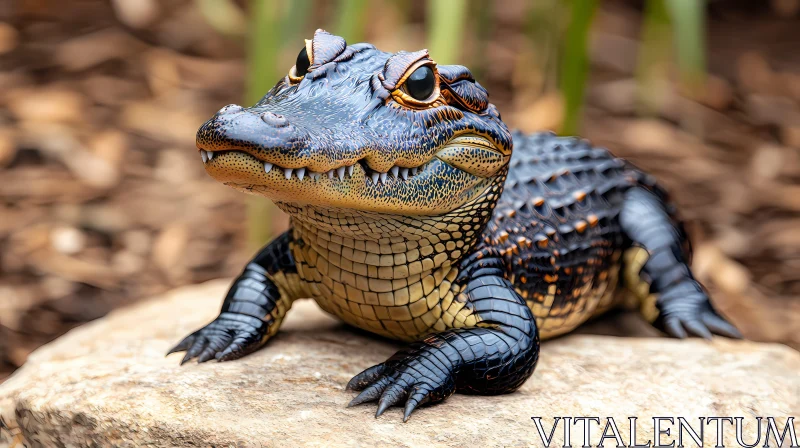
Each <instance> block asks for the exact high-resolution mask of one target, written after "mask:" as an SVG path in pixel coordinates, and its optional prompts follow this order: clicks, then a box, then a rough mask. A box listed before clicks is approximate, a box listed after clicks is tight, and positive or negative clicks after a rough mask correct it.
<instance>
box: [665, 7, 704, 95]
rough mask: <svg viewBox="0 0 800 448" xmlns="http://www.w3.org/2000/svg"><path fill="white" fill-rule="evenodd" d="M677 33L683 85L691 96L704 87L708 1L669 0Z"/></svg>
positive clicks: (677, 48) (676, 40)
mask: <svg viewBox="0 0 800 448" xmlns="http://www.w3.org/2000/svg"><path fill="white" fill-rule="evenodd" d="M667 6H668V7H669V12H670V14H671V16H672V23H673V27H674V30H675V33H674V37H675V48H676V50H677V53H678V55H677V56H678V70H679V71H680V74H681V83H682V84H683V86H684V87H685V88H687V89H689V91H690V92H691V93H694V94H696V93H698V92H699V90H700V89H702V88H703V85H704V83H705V74H706V50H705V49H706V38H705V20H706V16H705V14H706V0H668V1H667Z"/></svg>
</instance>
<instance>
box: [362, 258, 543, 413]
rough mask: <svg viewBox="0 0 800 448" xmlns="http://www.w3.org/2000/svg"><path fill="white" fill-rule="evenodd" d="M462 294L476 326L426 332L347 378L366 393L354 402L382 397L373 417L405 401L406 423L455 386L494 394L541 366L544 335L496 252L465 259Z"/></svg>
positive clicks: (515, 385) (512, 386)
mask: <svg viewBox="0 0 800 448" xmlns="http://www.w3.org/2000/svg"><path fill="white" fill-rule="evenodd" d="M456 282H457V283H461V284H462V285H464V287H463V290H462V292H461V293H460V295H459V297H458V298H457V300H462V301H465V308H467V309H470V310H471V311H472V313H473V314H474V315H475V317H476V318H477V322H478V323H477V325H476V326H474V327H470V328H453V329H450V330H447V331H444V332H442V333H437V334H433V335H430V336H428V337H427V338H425V339H424V340H422V341H418V342H414V343H412V344H411V345H410V346H409V347H408V348H406V349H404V350H401V351H399V352H397V353H396V354H395V355H394V356H392V357H391V358H389V359H388V360H387V361H386V362H384V363H381V364H378V365H376V366H373V367H370V368H369V369H367V370H364V371H363V372H361V373H359V374H358V375H356V376H355V377H353V379H351V380H350V382H349V383H348V384H347V389H348V390H357V391H361V393H360V394H359V395H358V396H356V397H355V398H354V399H353V400H352V401H351V402H350V404H349V405H348V406H355V405H358V404H361V403H366V402H370V401H375V400H378V410H377V412H376V414H375V417H378V416H380V415H381V414H382V413H383V412H384V411H386V409H388V408H389V407H390V406H393V405H395V404H400V403H401V402H402V401H403V400H405V411H404V415H403V421H407V420H408V418H409V416H410V415H411V413H412V412H413V411H414V409H415V408H416V407H417V406H419V405H422V404H431V403H436V402H439V401H442V400H444V399H446V398H447V397H449V396H450V395H452V394H453V393H454V392H456V391H458V392H462V393H474V394H482V395H496V394H503V393H508V392H513V391H514V390H516V389H517V388H519V387H520V386H521V385H522V384H523V383H524V382H525V380H527V379H528V377H530V376H531V374H532V373H533V370H534V369H535V368H536V362H537V361H538V359H539V333H538V330H537V328H536V321H535V320H534V318H533V314H532V313H531V311H530V309H529V308H528V307H527V305H526V304H525V301H524V300H523V299H522V298H521V297H520V296H519V295H518V294H517V293H516V291H514V289H513V287H512V286H511V284H510V283H509V281H508V280H506V278H505V277H504V276H503V266H502V262H501V261H500V258H499V257H498V256H497V254H494V253H493V252H491V251H484V252H480V253H479V255H477V256H475V255H474V256H473V257H470V260H467V261H466V262H465V263H462V270H461V275H460V276H459V278H458V279H457V280H456Z"/></svg>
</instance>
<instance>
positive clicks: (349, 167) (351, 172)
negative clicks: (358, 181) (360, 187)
mask: <svg viewBox="0 0 800 448" xmlns="http://www.w3.org/2000/svg"><path fill="white" fill-rule="evenodd" d="M347 175H348V176H350V177H353V165H350V166H348V167H347Z"/></svg>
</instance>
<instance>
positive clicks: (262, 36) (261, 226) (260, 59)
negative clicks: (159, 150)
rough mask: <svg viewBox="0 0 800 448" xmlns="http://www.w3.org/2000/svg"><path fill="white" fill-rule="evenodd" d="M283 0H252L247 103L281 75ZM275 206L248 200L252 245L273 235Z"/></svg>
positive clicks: (255, 245)
mask: <svg viewBox="0 0 800 448" xmlns="http://www.w3.org/2000/svg"><path fill="white" fill-rule="evenodd" d="M282 6H283V2H282V1H281V0H251V2H250V8H251V21H250V37H249V42H248V68H247V84H246V89H245V98H244V100H245V104H247V105H252V104H254V103H256V102H258V100H259V99H261V97H262V96H263V95H264V94H265V93H266V92H267V91H269V89H270V88H271V87H272V85H273V84H274V83H275V81H276V80H277V79H278V78H279V77H280V76H281V74H282V73H278V70H277V68H276V67H277V64H276V61H277V59H278V55H279V49H280V40H281V30H280V19H281V15H280V13H279V11H280V9H281V7H282ZM274 210H275V206H274V205H273V204H272V203H271V202H270V201H268V200H266V199H264V198H262V197H259V196H251V197H249V198H248V200H247V241H248V245H249V247H250V249H257V248H259V247H261V246H263V245H264V244H265V243H266V242H267V241H269V240H270V238H271V237H272V218H273V216H274V214H275V213H274Z"/></svg>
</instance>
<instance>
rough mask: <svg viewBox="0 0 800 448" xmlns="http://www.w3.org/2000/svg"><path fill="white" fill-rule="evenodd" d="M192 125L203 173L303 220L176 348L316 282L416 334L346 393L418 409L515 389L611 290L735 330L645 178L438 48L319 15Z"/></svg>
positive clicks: (216, 341)
mask: <svg viewBox="0 0 800 448" xmlns="http://www.w3.org/2000/svg"><path fill="white" fill-rule="evenodd" d="M196 141H197V148H198V149H199V151H200V156H201V158H202V161H203V163H204V166H205V170H206V171H207V173H208V174H210V175H211V176H212V177H213V178H214V179H216V180H218V181H219V182H222V183H223V184H225V185H228V186H230V187H233V188H235V189H237V190H240V191H243V192H247V193H252V194H257V195H263V196H266V197H268V198H270V199H271V200H272V201H273V202H274V203H275V204H276V205H277V206H278V207H279V208H280V209H281V210H283V211H284V212H286V213H288V214H289V216H290V222H291V225H290V230H289V231H287V232H286V233H284V234H282V235H281V236H279V237H277V238H276V239H274V240H273V241H272V242H270V243H269V244H267V245H266V246H265V247H264V248H263V249H262V250H261V251H260V252H259V253H258V254H257V255H256V256H255V258H253V259H252V261H250V262H249V263H248V264H247V266H246V267H245V268H244V271H243V273H242V274H241V276H239V277H238V278H237V279H236V280H235V281H234V282H233V285H232V286H231V288H230V291H229V292H228V294H227V296H226V297H225V300H224V303H223V305H222V310H221V312H220V314H219V317H217V318H216V319H214V320H213V321H212V322H211V323H209V324H208V325H206V326H205V327H203V328H201V329H199V330H197V331H196V332H194V333H192V334H190V335H189V336H187V337H186V338H185V339H183V340H182V341H181V342H180V343H179V344H178V345H177V346H175V347H174V348H173V349H172V350H171V351H170V353H174V352H181V351H185V352H186V354H185V356H184V358H183V361H182V363H185V362H187V361H189V360H191V359H195V358H197V360H198V362H206V361H209V360H212V359H215V360H217V361H229V360H233V359H237V358H240V357H242V356H244V355H246V354H248V353H251V352H253V351H255V350H256V349H258V348H259V347H261V346H263V345H264V344H265V343H266V342H267V341H268V340H269V339H270V338H271V337H272V336H274V335H275V334H276V332H277V331H278V329H279V327H280V325H281V322H282V321H283V319H284V317H285V316H286V313H287V312H288V311H289V309H290V307H291V306H292V302H293V301H294V300H297V299H300V298H313V299H314V300H315V301H316V302H317V303H318V304H319V306H320V307H321V308H322V309H323V310H325V311H326V312H328V313H330V314H333V315H334V316H337V317H338V318H340V319H341V320H343V321H344V322H346V323H348V324H350V325H353V326H355V327H358V328H361V329H364V330H367V331H369V332H372V333H375V334H378V335H381V336H385V337H389V338H393V339H398V340H402V341H408V342H409V344H408V345H407V347H406V348H405V349H403V350H400V351H398V352H397V353H396V354H394V355H393V356H391V357H390V358H389V359H388V360H386V361H385V362H383V363H381V364H378V365H375V366H373V367H369V368H368V369H366V370H364V371H363V372H361V373H359V374H357V375H355V376H354V377H353V378H352V380H350V382H349V383H348V384H347V390H353V391H358V392H359V393H358V395H357V396H355V398H353V399H352V401H351V402H350V403H349V405H348V406H354V405H359V404H362V403H366V402H374V401H377V412H376V414H375V416H376V417H378V416H380V415H381V414H382V413H383V412H384V411H386V409H387V408H389V407H391V406H395V405H398V406H404V412H403V420H404V421H406V420H408V418H409V416H410V415H411V413H412V412H413V411H414V410H415V409H416V408H417V407H418V406H420V405H423V404H432V403H436V402H440V401H442V400H445V399H446V398H448V397H449V396H450V395H452V394H453V393H454V392H456V391H457V392H460V393H468V394H484V395H493V394H504V393H509V392H512V391H514V390H516V389H518V388H519V387H520V386H521V385H522V384H523V383H524V382H525V381H526V380H527V379H528V378H529V377H530V376H531V375H532V374H533V371H534V369H535V368H536V364H537V361H538V359H539V349H540V341H541V340H542V339H544V338H550V337H554V336H558V335H561V334H564V333H567V332H569V331H571V330H573V329H574V328H576V327H577V326H578V325H580V324H581V323H583V322H585V321H587V320H588V319H590V318H591V317H593V316H597V315H599V314H601V313H603V312H605V311H607V310H610V309H612V308H615V307H620V306H636V307H638V308H639V309H640V310H641V311H642V315H644V316H645V317H646V318H647V319H648V320H650V321H651V322H652V323H653V324H654V325H655V326H656V327H657V328H660V329H662V330H663V331H664V332H666V333H668V334H669V335H671V336H673V337H677V338H685V337H687V336H698V337H703V338H711V336H712V334H717V335H722V336H727V337H732V338H738V337H740V334H739V332H738V331H737V330H736V328H735V327H733V326H732V325H731V324H730V323H728V322H727V321H726V320H725V319H724V318H723V317H722V316H721V315H720V314H719V313H718V312H717V311H716V310H715V309H714V307H713V306H712V304H711V302H710V301H709V297H708V295H707V293H706V290H705V289H704V288H703V286H702V285H701V284H700V283H699V282H698V281H697V280H696V279H695V278H694V276H693V275H692V272H691V270H690V268H689V266H688V263H689V262H690V255H691V247H690V245H689V243H688V239H687V236H686V232H685V231H684V227H683V225H682V224H681V221H680V219H679V218H678V216H677V213H676V210H675V207H674V206H673V205H672V203H671V202H670V200H669V199H668V197H667V195H666V192H665V190H664V189H663V188H662V187H661V186H659V185H658V184H657V183H656V181H655V180H654V178H653V177H652V176H651V175H648V174H646V173H644V172H642V171H641V170H639V169H637V168H636V167H635V166H633V165H632V164H631V163H629V162H627V161H625V160H624V159H620V158H617V157H615V156H614V155H612V154H611V153H610V152H609V151H608V150H606V149H603V148H598V147H593V146H592V145H591V144H590V143H589V142H587V141H586V140H583V139H578V138H570V137H558V136H555V135H554V134H552V133H538V134H532V135H526V134H523V133H520V132H516V131H515V132H511V131H509V129H508V128H507V126H506V125H505V124H504V123H503V121H502V120H501V118H500V114H499V113H498V111H497V109H496V108H495V106H494V105H493V104H491V103H490V102H489V100H488V94H487V92H486V90H485V89H484V88H483V87H482V86H481V85H480V84H479V83H478V82H477V81H476V80H475V79H474V78H473V76H472V74H471V72H470V71H469V69H467V68H466V67H463V66H460V65H439V64H437V63H436V62H434V60H433V59H431V57H430V56H429V54H428V51H427V50H421V51H416V52H405V51H400V52H397V53H387V52H383V51H380V50H378V49H376V48H375V47H374V46H372V45H370V44H365V43H361V44H356V45H347V43H346V42H345V40H344V39H343V38H341V37H339V36H335V35H332V34H329V33H327V32H325V31H323V30H317V31H316V32H315V34H314V36H313V39H309V40H306V41H305V46H304V47H303V48H302V50H301V51H300V54H299V55H298V57H297V61H296V63H295V65H294V66H293V67H292V68H291V69H290V70H289V72H288V73H287V75H286V76H284V77H283V79H281V80H280V81H278V83H277V84H276V85H275V86H274V87H273V88H272V89H271V90H270V91H269V92H268V93H267V94H266V95H265V96H264V97H263V98H262V99H261V100H260V101H259V102H258V103H256V104H255V105H254V106H253V107H249V108H245V107H241V106H238V105H228V106H225V107H224V108H222V109H221V110H220V111H219V112H217V113H216V115H214V116H213V118H211V119H210V120H208V121H207V122H206V123H205V124H203V125H202V127H201V128H200V129H199V130H198V132H197V139H196ZM512 147H513V152H512ZM266 224H267V223H265V225H266Z"/></svg>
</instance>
